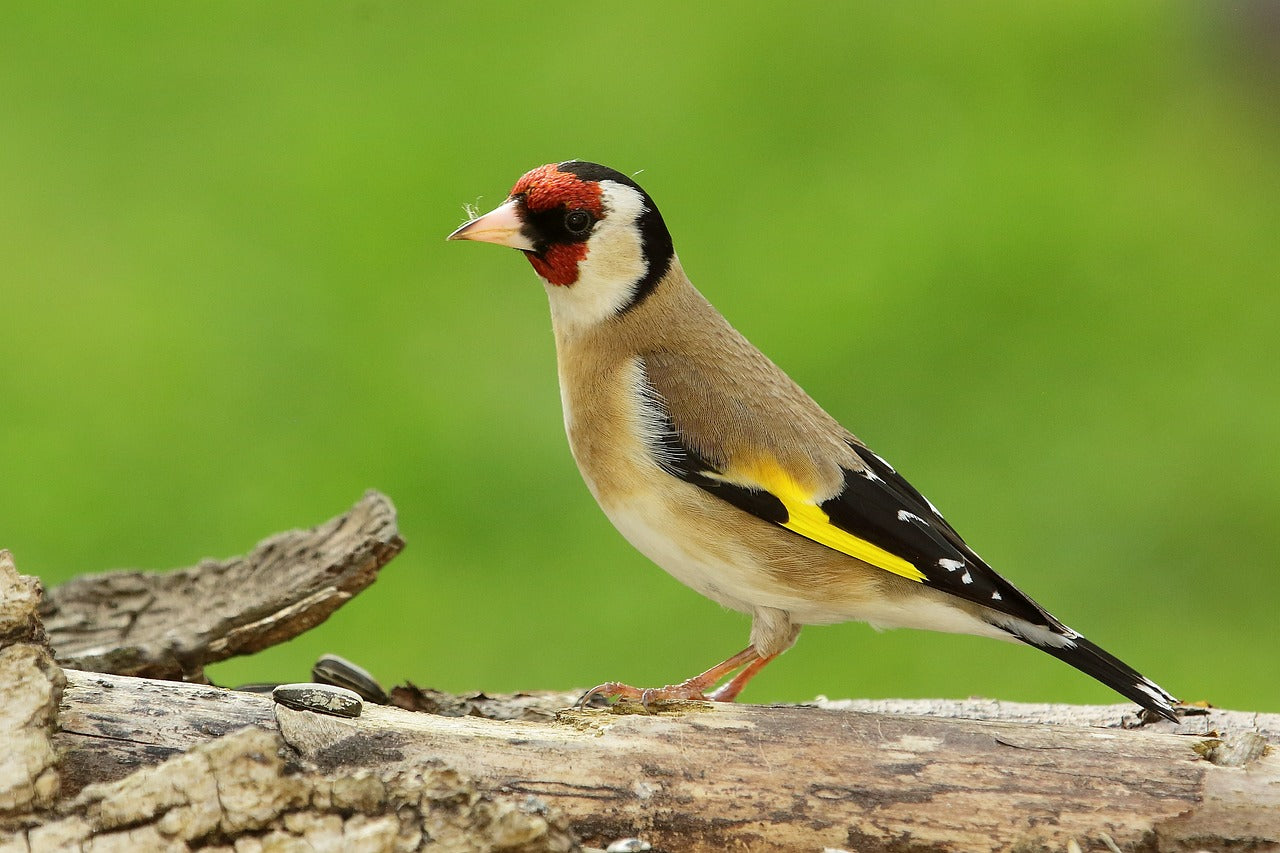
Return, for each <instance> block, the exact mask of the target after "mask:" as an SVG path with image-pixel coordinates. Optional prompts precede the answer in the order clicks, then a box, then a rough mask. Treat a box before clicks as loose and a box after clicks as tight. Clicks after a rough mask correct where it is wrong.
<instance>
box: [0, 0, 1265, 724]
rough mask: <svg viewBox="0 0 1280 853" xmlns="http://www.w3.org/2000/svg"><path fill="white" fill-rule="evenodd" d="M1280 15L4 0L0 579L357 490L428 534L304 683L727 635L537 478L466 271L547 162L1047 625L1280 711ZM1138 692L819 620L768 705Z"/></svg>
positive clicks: (652, 654) (234, 549)
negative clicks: (630, 226) (473, 238)
mask: <svg viewBox="0 0 1280 853" xmlns="http://www.w3.org/2000/svg"><path fill="white" fill-rule="evenodd" d="M1274 8H1275V7H1274V5H1269V4H1265V3H1261V2H1254V3H1235V4H1227V3H1222V4H1215V3H1204V4H1195V3H1183V4H1160V3H1154V2H1130V3H1106V2H1092V3H1079V4H1071V5H1069V6H1062V5H1061V4H1023V3H1017V2H992V3H984V4H952V3H940V2H934V3H929V2H925V3H912V4H882V3H857V4H846V5H842V6H840V7H838V8H832V7H828V6H823V5H817V4H815V5H812V6H808V5H805V4H800V5H794V4H793V5H791V6H788V7H787V8H786V14H785V15H784V14H782V12H781V11H780V7H778V6H777V4H776V3H763V2H758V3H752V2H746V3H740V4H737V5H736V6H735V9H734V11H732V12H728V11H721V10H719V9H717V8H715V7H706V8H703V9H696V8H694V7H692V6H690V5H689V4H683V3H652V4H644V5H643V7H641V6H638V5H636V4H616V3H607V2H606V3H593V4H538V5H530V4H512V5H511V6H509V7H508V6H506V5H505V4H502V3H498V4H496V5H495V4H489V5H486V6H484V7H479V6H476V5H475V4H456V3H435V4H420V3H410V2H403V1H402V0H361V2H337V3H330V4H310V3H305V4H304V3H273V4H261V3H257V2H249V0H239V1H238V2H222V3H189V4H174V5H166V4H144V3H129V2H118V3H111V4H100V3H79V4H75V3H70V4H57V5H54V4H27V5H26V6H19V5H18V4H10V5H8V6H6V7H5V9H4V10H3V11H0V79H3V80H4V81H5V84H4V86H3V89H2V90H0V99H2V102H3V109H2V110H0V113H2V116H0V128H2V129H0V139H2V140H3V143H2V144H0V264H2V266H0V270H2V272H0V334H2V335H3V360H2V362H0V439H2V440H0V546H3V547H8V548H10V549H12V550H13V551H14V553H15V556H16V558H17V561H18V565H19V568H20V569H21V570H23V571H25V572H28V573H36V574H39V575H41V576H42V577H44V578H45V580H46V582H48V583H57V582H58V581H60V580H63V579H65V578H67V577H70V576H72V575H74V574H78V573H82V572H92V571H99V570H103V569H108V568H117V567H142V568H156V569H160V568H167V567H174V566H179V565H188V564H191V563H193V562H195V561H196V560H197V559H198V558H200V557H203V556H219V557H224V556H229V555H232V554H237V553H242V552H244V551H245V550H247V549H248V548H249V547H250V546H251V545H252V544H253V543H254V542H255V541H257V540H258V539H259V538H261V537H263V536H265V535H267V534H268V533H271V532H274V531H276V530H279V529H284V528H289V527H301V526H309V525H311V524H313V523H317V522H319V521H321V520H323V519H325V518H327V517H329V516H331V515H333V514H335V513H337V512H340V511H342V510H343V509H344V508H345V507H347V506H349V505H350V504H351V503H352V502H353V501H355V500H356V499H357V498H358V497H359V495H360V494H361V493H362V492H363V490H364V489H366V488H368V487H377V488H379V489H382V490H384V491H385V492H387V493H388V494H389V495H391V496H392V497H393V499H394V500H395V501H396V503H397V505H398V507H399V510H400V519H401V527H402V530H403V533H404V536H405V538H406V539H407V540H408V542H409V548H408V550H406V552H405V553H404V554H403V555H402V556H401V557H400V558H399V559H397V560H396V561H395V562H393V563H392V564H391V565H390V566H389V567H388V568H387V569H385V570H384V573H383V575H382V578H381V579H380V580H379V582H378V583H377V584H375V585H374V586H373V587H372V588H370V589H369V590H368V591H367V592H365V593H364V594H362V595H361V596H360V597H359V598H357V599H355V600H354V601H353V602H352V603H351V604H349V605H348V606H347V607H346V608H345V609H343V610H342V611H340V612H339V613H338V614H337V615H336V616H334V617H333V618H332V619H330V620H329V621H328V622H327V623H325V624H324V625H322V626H321V627H319V628H317V629H315V630H313V631H311V632H310V633H308V634H306V635H304V636H303V637H301V638H299V639H297V640H295V641H294V642H292V643H290V644H288V645H286V646H282V647H279V648H276V649H273V650H270V651H268V652H265V653H262V654H260V655H258V656H256V657H254V658H251V659H243V660H236V661H231V662H227V663H225V664H221V665H219V666H217V667H215V668H214V670H213V673H212V674H213V676H214V677H215V679H217V680H218V681H220V682H222V683H236V682H240V681H249V680H293V679H296V678H299V677H302V676H303V675H304V674H305V673H306V671H307V668H308V667H309V665H310V662H311V661H312V660H313V659H314V658H315V657H316V656H317V655H318V654H320V653H321V652H325V651H333V652H338V653H340V654H344V655H346V656H348V657H351V658H353V659H355V660H357V661H359V662H361V663H363V664H365V665H366V666H368V667H369V668H370V669H371V670H372V671H373V672H374V673H375V675H377V676H379V677H380V678H381V679H383V680H384V681H386V682H388V683H393V682H398V681H401V680H404V679H406V678H410V679H413V680H414V681H416V682H417V683H419V684H424V685H431V686H436V687H440V688H446V689H455V690H460V689H470V688H479V689H485V690H489V691H501V690H514V689H535V688H571V687H575V686H588V685H591V684H594V683H596V682H599V681H603V680H606V679H612V678H621V679H624V680H628V681H630V682H632V683H635V684H661V683H666V682H669V681H672V680H675V679H679V678H683V677H685V676H688V675H691V674H693V673H694V672H696V671H698V670H700V669H701V668H703V667H705V666H707V665H709V664H711V663H712V662H714V661H717V660H720V659H721V658H722V657H724V656H727V655H728V654H730V653H732V652H734V651H736V650H737V649H738V648H740V647H741V646H742V645H743V644H744V642H745V639H746V633H747V621H746V619H745V618H744V617H742V616H740V615H738V614H734V613H729V612H725V611H722V610H721V609H720V608H719V607H717V606H716V605H714V604H712V603H711V602H709V601H706V600H704V599H702V598H701V597H699V596H698V595H696V594H695V593H693V592H691V591H688V590H686V589H684V588H683V587H681V586H680V585H679V584H677V583H676V582H675V581H673V580H671V579H670V578H668V577H667V576H666V575H665V574H663V573H662V572H661V571H659V570H658V569H656V568H654V567H653V566H652V565H650V564H648V563H647V562H646V561H645V560H644V559H643V558H642V557H640V556H639V555H638V554H636V553H634V552H633V551H632V550H631V549H630V548H629V547H628V546H627V545H626V543H625V542H624V541H623V540H622V539H621V537H620V536H618V535H617V534H616V533H615V532H614V531H613V530H612V529H611V528H610V527H609V525H608V522H607V521H606V520H605V519H604V517H603V515H602V514H601V513H600V512H599V511H598V510H597V508H596V507H595V505H594V504H593V502H592V501H591V499H590V497H589V496H588V494H587V492H586V489H585V488H584V487H583V486H582V484H581V482H580V480H579V478H578V475H577V472H576V471H575V470H574V467H573V463H572V461H571V459H570V457H569V454H568V451H567V448H566V446H565V441H564V437H563V434H562V427H561V416H560V411H559V400H558V393H557V389H556V380H555V371H554V367H553V362H554V353H553V348H552V341H551V336H550V333H549V323H548V319H547V316H546V306H545V298H544V296H543V294H542V292H541V289H540V287H539V286H538V284H537V282H536V280H535V279H534V277H533V274H532V272H531V271H530V270H529V269H528V267H527V264H526V263H525V262H524V261H523V260H522V259H521V258H519V257H518V256H516V255H515V254H513V253H511V252H506V251H499V250H496V249H493V248H491V247H476V246H471V245H459V244H446V243H445V242H444V239H443V238H444V236H445V235H446V234H447V233H448V232H449V231H450V230H452V229H453V228H454V227H455V226H457V225H458V224H459V223H460V222H461V221H462V219H463V212H462V205H463V204H464V203H476V204H479V205H480V206H481V207H483V208H486V209H487V208H488V207H489V206H492V205H495V204H497V203H498V202H499V201H501V199H502V198H503V197H504V195H505V193H506V190H507V189H508V188H509V187H510V185H511V184H512V183H513V182H514V181H515V179H516V178H517V177H518V176H519V175H520V174H521V173H522V172H524V171H525V170H527V169H529V168H531V167H533V166H536V165H539V164H541V163H544V162H549V161H555V160H562V159H566V158H570V157H582V158H586V159H592V160H597V161H600V162H604V163H606V164H609V165H611V166H614V167H615V168H619V169H621V170H624V171H628V172H632V171H636V170H641V169H643V170H644V171H643V174H641V175H640V177H639V179H640V181H641V183H642V184H643V185H644V186H645V188H646V189H647V190H649V192H650V193H651V194H652V195H653V196H654V198H655V199H656V200H657V201H658V203H659V205H660V206H661V208H662V211H663V213H664V215H665V217H666V219H667V222H668V224H669V225H670V227H671V230H672V232H673V233H674V235H675V238H676V245H677V249H678V250H679V251H680V253H681V258H682V259H683V261H684V263H685V266H686V268H687V269H688V270H689V272H690V274H691V276H692V277H693V279H694V281H695V283H696V284H697V285H698V286H699V287H700V289H701V290H702V291H703V292H704V293H706V294H707V295H708V296H709V297H710V298H711V299H712V300H713V301H714V302H715V303H716V304H717V305H718V306H719V307H720V308H721V310H722V311H724V312H725V313H726V315H727V316H729V317H730V319H731V320H732V321H733V322H734V323H735V324H736V325H737V326H738V327H739V328H740V329H742V330H743V331H744V332H745V333H746V334H747V335H748V336H749V337H750V338H752V340H753V341H754V342H755V343H756V344H757V345H759V346H760V347H761V348H762V349H764V350H765V351H766V352H768V353H769V354H770V355H771V356H773V357H774V359H775V360H776V361H778V362H779V363H780V364H782V365H783V366H784V367H785V368H786V369H787V370H788V371H789V372H790V373H791V374H792V375H793V376H794V377H795V378H796V379H797V380H798V381H800V383H801V384H802V385H804V386H805V387H806V388H807V389H808V390H809V391H810V393H812V394H813V395H814V396H815V397H816V398H817V399H818V400H820V401H821V402H823V403H824V405H825V406H826V407H827V408H828V409H829V410H830V411H831V412H832V413H833V414H834V415H836V416H837V417H838V418H839V419H841V420H842V421H843V422H844V423H846V424H847V425H849V426H850V427H851V428H852V429H853V430H854V431H855V432H856V433H858V434H859V435H860V436H861V437H862V438H863V439H865V440H866V441H868V442H869V443H870V444H871V446H872V447H874V448H875V449H876V450H877V451H878V452H879V453H881V454H882V455H884V456H885V457H887V458H888V459H889V460H890V461H892V462H893V463H895V464H896V466H897V467H898V468H899V470H901V471H903V472H904V473H905V474H906V475H907V476H908V477H910V478H911V479H912V480H913V481H914V482H915V483H916V485H918V486H919V487H920V488H921V489H922V490H923V491H924V492H925V493H926V494H928V495H929V496H930V497H931V498H932V500H933V502H934V503H936V504H937V505H939V506H940V507H941V508H942V509H943V511H944V512H946V514H947V517H948V519H949V520H951V521H952V522H953V523H954V524H955V525H956V526H957V527H958V528H959V529H960V531H961V532H962V533H964V534H965V536H966V538H968V539H969V541H970V542H971V543H973V544H974V545H975V547H976V548H977V549H978V550H979V551H980V553H982V554H983V555H984V556H985V557H986V558H987V559H988V560H989V561H990V562H991V563H992V564H993V565H995V566H996V567H997V568H998V569H1000V570H1001V571H1002V572H1004V573H1005V574H1006V575H1008V576H1009V577H1010V578H1011V579H1012V580H1013V581H1014V582H1015V583H1017V584H1018V585H1019V586H1021V587H1022V588H1024V589H1026V590H1028V591H1029V592H1031V593H1032V594H1033V595H1034V596H1036V597H1037V598H1038V599H1039V600H1041V601H1042V602H1043V603H1044V604H1045V605H1046V606H1047V607H1048V608H1049V609H1050V610H1052V611H1053V612H1055V613H1056V614H1057V615H1059V616H1060V617H1062V618H1063V619H1065V620H1066V621H1068V623H1069V624H1071V625H1073V626H1074V627H1076V628H1078V629H1079V630H1081V631H1083V632H1085V633H1087V634H1088V635H1089V636H1090V637H1092V638H1093V639H1094V640H1095V641H1097V642H1099V643H1100V644H1102V645H1104V646H1106V647H1108V648H1110V649H1112V650H1113V651H1115V652H1116V653H1117V654H1119V655H1121V656H1122V657H1123V658H1125V659H1126V660H1128V661H1129V662H1131V663H1133V664H1134V665H1135V666H1137V667H1138V668H1140V669H1142V670H1143V671H1144V672H1146V673H1147V674H1149V675H1151V676H1152V677H1153V678H1155V679H1156V680H1158V681H1160V682H1161V683H1162V684H1164V685H1165V686H1166V687H1168V688H1169V689H1170V690H1172V691H1173V692H1174V693H1176V694H1178V695H1180V696H1182V697H1183V698H1185V699H1189V700H1197V699H1205V700H1209V701H1212V702H1214V703H1216V704H1221V705H1226V706H1233V707H1241V708H1249V709H1255V710H1269V711H1280V678H1277V676H1278V675H1280V663H1278V662H1277V661H1280V655H1277V654H1276V652H1277V627H1276V600H1277V597H1278V593H1280V572H1277V567H1276V539H1277V536H1276V533H1277V516H1278V515H1280V476H1278V475H1280V453H1278V452H1277V441H1278V439H1280V394H1278V393H1277V392H1278V391H1280V369H1278V368H1280V366H1278V365H1277V356H1276V351H1277V340H1280V336H1278V329H1277V327H1278V326H1280V287H1278V286H1277V285H1278V283H1280V282H1278V281H1277V278H1278V276H1277V270H1280V100H1278V98H1277V87H1276V83H1275V81H1276V79H1277V71H1278V70H1280V66H1278V65H1277V63H1276V55H1277V41H1276V28H1275V26H1273V25H1274V23H1275V19H1274V17H1268V15H1270V14H1271V13H1270V12H1269V10H1274ZM817 693H826V694H828V695H832V696H871V697H876V696H904V697H910V696H964V695H969V694H979V695H986V696H994V697H999V698H1004V699H1017V700H1040V701H1088V702H1095V701H1103V702H1109V701H1118V697H1116V696H1115V695H1114V694H1112V693H1110V692H1109V691H1108V690H1106V689H1105V688H1103V687H1101V686H1099V685H1096V684H1094V683H1093V682H1092V681H1090V680H1089V679H1088V678H1086V677H1084V676H1081V675H1079V674H1077V673H1075V672H1074V671H1072V670H1070V669H1068V668H1067V667H1064V666H1063V665H1061V664H1059V663H1057V662H1056V661H1054V660H1052V659H1050V658H1049V657H1048V656H1045V655H1040V654H1037V653H1034V652H1032V651H1030V650H1027V649H1023V648H1017V647H1013V646H1005V645H1004V644H1000V643H993V642H991V641H988V640H980V639H975V638H948V637H945V636H942V635H936V634H926V633H918V632H908V631H898V632H890V633H886V634H883V635H875V634H874V633H873V632H872V631H871V630H870V629H868V628H866V627H865V626H862V625H852V624H851V625H842V626H835V627H825V628H810V629H808V630H806V631H805V633H804V634H803V636H802V638H801V641H800V643H799V645H798V646H797V647H796V648H795V649H794V650H792V651H791V652H789V653H788V654H787V656H786V657H785V658H784V659H783V661H781V662H779V663H777V664H775V665H774V666H773V667H770V668H769V670H767V671H766V672H765V674H764V675H762V676H761V677H760V678H759V679H758V680H757V681H756V682H755V683H754V684H753V686H752V687H751V688H750V689H749V690H748V692H747V694H746V696H745V697H744V698H745V699H746V700H748V701H769V700H798V699H806V698H810V697H812V696H813V695H815V694H817Z"/></svg>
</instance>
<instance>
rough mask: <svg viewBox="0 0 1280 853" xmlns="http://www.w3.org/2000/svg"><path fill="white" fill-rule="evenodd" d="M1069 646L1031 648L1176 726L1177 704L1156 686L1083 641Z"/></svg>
mask: <svg viewBox="0 0 1280 853" xmlns="http://www.w3.org/2000/svg"><path fill="white" fill-rule="evenodd" d="M1070 642H1071V645H1064V646H1051V645H1048V644H1041V643H1033V645H1034V646H1035V647H1036V648H1038V649H1040V650H1042V651H1045V652H1048V653H1049V654H1051V655H1053V656H1054V657H1055V658H1057V659H1058V660H1060V661H1062V662H1063V663H1068V664H1071V665H1072V666H1074V667H1075V668H1076V669H1078V670H1080V671H1081V672H1083V673H1084V674H1085V675H1091V676H1093V677H1094V678H1096V679H1098V680H1099V681H1101V682H1102V683H1103V684H1105V685H1107V686H1108V687H1110V688H1111V689H1112V690H1114V691H1116V692H1117V693H1119V694H1120V695H1121V696H1124V697H1125V698H1126V699H1132V700H1133V701H1134V702H1137V703H1138V704H1139V705H1141V706H1142V707H1144V708H1146V709H1147V710H1148V711H1153V712H1155V713H1157V714H1159V715H1160V716H1162V717H1164V718H1165V719H1166V720H1172V721H1173V722H1175V723H1176V722H1178V715H1177V714H1176V713H1174V710H1173V706H1174V705H1176V704H1177V702H1178V700H1177V699H1174V698H1173V697H1172V696H1170V695H1169V694H1168V693H1167V692H1166V691H1165V690H1164V688H1162V687H1160V685H1158V684H1156V683H1155V682H1154V681H1152V680H1151V679H1149V678H1147V677H1145V676H1144V675H1142V673H1140V672H1138V671H1137V670H1136V669H1134V668H1133V667H1131V666H1129V665H1128V664H1127V663H1125V662H1124V661H1122V660H1120V659H1119V658H1118V657H1116V656H1115V655H1112V654H1110V653H1109V652H1106V651H1103V650H1102V649H1100V648H1098V647H1097V646H1095V645H1094V644H1093V643H1091V642H1089V641H1088V640H1086V639H1085V638H1084V637H1079V636H1077V637H1072V638H1071V641H1070Z"/></svg>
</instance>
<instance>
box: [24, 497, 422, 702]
mask: <svg viewBox="0 0 1280 853" xmlns="http://www.w3.org/2000/svg"><path fill="white" fill-rule="evenodd" d="M403 547H404V540H402V539H401V538H400V534H399V532H398V530H397V528H396V511H395V507H393V506H392V505H391V501H390V500H389V499H388V498H387V497H386V496H385V495H382V494H379V493H378V492H374V491H370V492H369V493H367V494H366V495H365V496H364V498H363V499H361V500H360V501H359V502H358V503H357V504H356V505H355V506H354V507H352V508H351V509H350V510H349V511H348V512H346V513H344V514H343V515H340V516H338V517H337V518H334V519H332V520H330V521H327V522H325V523H324V524H321V525H319V526H318V527H313V528H311V529H309V530H294V531H289V532H286V533H278V534H276V535H275V536H272V537H270V538H269V539H266V540H264V541H263V542H261V543H260V544H259V545H258V546H257V547H256V548H254V550H253V551H252V552H250V553H249V554H247V555H245V556H244V557H236V558H233V559H230V560H225V561H221V562H219V561H216V560H204V561H202V562H201V563H200V564H199V565H197V566H194V567H192V568H188V569H179V570H177V571H171V572H140V571H118V572H107V573H104V574H98V575H87V576H84V577H80V578H76V579H75V580H71V581H68V582H67V583H64V584H62V585H61V586H58V587H55V588H53V589H52V590H50V591H49V592H48V593H47V594H46V596H45V601H44V603H43V605H42V606H41V608H40V616H41V618H42V619H43V620H44V625H45V628H46V629H47V630H48V632H49V642H50V644H51V645H52V646H53V649H54V652H55V654H56V655H57V658H58V662H59V663H61V664H62V665H63V666H69V667H74V668H76V669H87V670H93V671H95V672H110V673H116V674H119V675H139V676H145V677H148V678H163V679H172V680H185V681H204V680H205V678H204V667H205V665H207V664H210V663H214V662H217V661H220V660H224V659H226V658H229V657H234V656H236V655H245V654H252V653H253V652H256V651H259V650H261V649H264V648H267V647H269V646H274V645H276V644H277V643H281V642H284V641H285V640H289V639H292V638H293V637H296V636H297V635H299V634H301V633H302V632H304V631H306V630H308V629H310V628H312V627H314V626H316V625H318V624H320V623H321V622H323V621H324V620H325V619H327V618H329V615H330V614H332V613H333V611H335V610H337V609H338V608H339V607H341V606H342V605H343V604H345V603H346V602H347V601H349V600H350V599H351V597H352V596H354V595H355V594H356V593H358V592H360V591H361V590H362V589H364V588H365V587H367V586H368V585H369V584H371V583H373V581H374V579H375V578H377V576H378V571H379V570H380V569H381V568H382V567H383V566H384V565H386V564H387V562H388V561H389V560H391V558H392V557H394V556H395V555H396V554H398V553H399V552H400V550H401V549H402V548H403Z"/></svg>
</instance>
